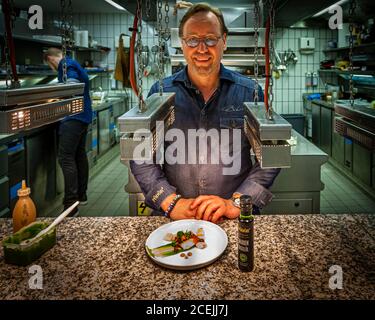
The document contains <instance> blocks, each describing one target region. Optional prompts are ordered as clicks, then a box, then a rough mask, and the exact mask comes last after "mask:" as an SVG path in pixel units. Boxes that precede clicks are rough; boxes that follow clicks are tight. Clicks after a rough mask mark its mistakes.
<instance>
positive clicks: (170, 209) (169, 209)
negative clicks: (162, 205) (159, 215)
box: [164, 194, 182, 218]
mask: <svg viewBox="0 0 375 320" xmlns="http://www.w3.org/2000/svg"><path fill="white" fill-rule="evenodd" d="M181 198H182V196H181V195H180V194H177V195H176V196H175V197H174V198H173V200H172V202H171V203H170V204H169V206H168V209H167V210H166V211H165V212H164V214H165V216H166V217H167V218H169V215H170V214H171V212H172V210H173V208H174V207H175V205H176V203H177V201H178V200H180V199H181Z"/></svg>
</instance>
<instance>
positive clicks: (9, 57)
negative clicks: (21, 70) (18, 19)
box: [2, 0, 20, 89]
mask: <svg viewBox="0 0 375 320" xmlns="http://www.w3.org/2000/svg"><path fill="white" fill-rule="evenodd" d="M2 10H3V12H4V23H5V34H4V38H5V39H4V40H5V43H4V51H5V66H6V81H5V85H6V88H7V89H9V88H12V89H13V88H19V87H20V82H19V80H18V74H17V68H16V53H15V47H14V42H13V33H12V28H13V27H14V21H15V12H14V5H13V4H11V3H10V1H9V0H3V1H2ZM9 82H10V83H9Z"/></svg>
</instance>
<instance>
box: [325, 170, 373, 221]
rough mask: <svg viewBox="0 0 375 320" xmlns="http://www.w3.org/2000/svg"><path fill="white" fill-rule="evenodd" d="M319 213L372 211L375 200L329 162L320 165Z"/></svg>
mask: <svg viewBox="0 0 375 320" xmlns="http://www.w3.org/2000/svg"><path fill="white" fill-rule="evenodd" d="M321 178H322V182H323V183H324V185H325V187H324V190H323V191H322V192H321V193H320V212H321V213H374V214H375V200H374V198H371V197H369V196H368V195H367V194H366V193H364V192H363V191H362V190H361V189H360V188H359V187H357V185H356V184H354V183H353V182H352V181H351V180H350V179H348V178H347V177H345V176H344V175H343V174H341V173H340V172H339V171H338V170H337V169H336V168H335V167H333V166H332V165H331V164H329V163H325V164H324V165H323V166H322V173H321Z"/></svg>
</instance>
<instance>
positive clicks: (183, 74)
mask: <svg viewBox="0 0 375 320" xmlns="http://www.w3.org/2000/svg"><path fill="white" fill-rule="evenodd" d="M187 68H188V66H185V67H184V68H183V69H182V70H181V71H180V72H178V73H176V75H175V78H174V79H173V81H177V82H182V83H184V84H185V86H186V87H188V88H193V89H195V87H194V85H193V84H192V83H191V81H190V79H189V76H188V73H187ZM219 78H220V82H222V80H227V81H231V82H235V81H234V79H233V75H232V72H231V71H230V70H228V69H227V68H225V67H224V66H223V64H222V63H220V71H219Z"/></svg>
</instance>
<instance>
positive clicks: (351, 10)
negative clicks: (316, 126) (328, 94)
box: [349, 0, 356, 107]
mask: <svg viewBox="0 0 375 320" xmlns="http://www.w3.org/2000/svg"><path fill="white" fill-rule="evenodd" d="M355 8H356V2H355V0H351V1H350V7H349V19H350V24H349V33H350V37H349V70H350V73H349V92H350V98H349V100H350V105H351V106H352V107H353V105H354V83H353V47H354V41H353V31H354V12H355Z"/></svg>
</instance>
